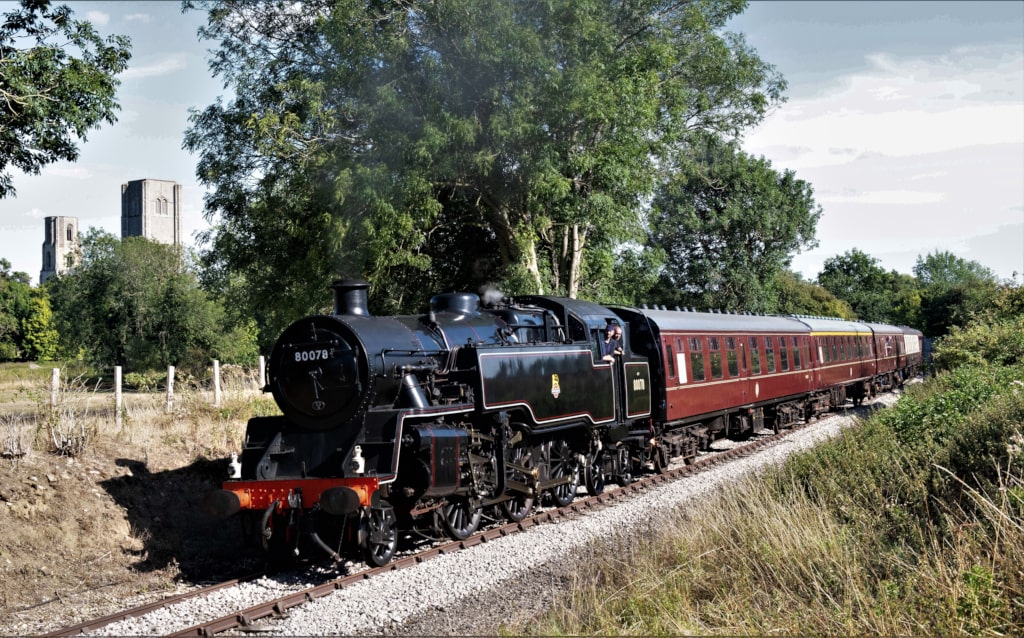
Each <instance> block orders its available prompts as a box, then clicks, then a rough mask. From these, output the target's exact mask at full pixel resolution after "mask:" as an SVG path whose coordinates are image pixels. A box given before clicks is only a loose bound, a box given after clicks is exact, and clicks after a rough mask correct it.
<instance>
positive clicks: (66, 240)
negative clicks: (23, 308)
mask: <svg viewBox="0 0 1024 638" xmlns="http://www.w3.org/2000/svg"><path fill="white" fill-rule="evenodd" d="M45 224H46V237H45V239H43V269H42V270H40V271H39V283H40V284H43V283H44V282H45V281H46V280H47V279H49V278H50V277H53V276H54V275H56V274H59V273H63V272H67V270H68V268H70V267H71V266H74V265H75V264H77V263H78V260H79V259H81V257H82V243H81V242H80V241H79V239H78V218H77V217H47V218H46V220H45Z"/></svg>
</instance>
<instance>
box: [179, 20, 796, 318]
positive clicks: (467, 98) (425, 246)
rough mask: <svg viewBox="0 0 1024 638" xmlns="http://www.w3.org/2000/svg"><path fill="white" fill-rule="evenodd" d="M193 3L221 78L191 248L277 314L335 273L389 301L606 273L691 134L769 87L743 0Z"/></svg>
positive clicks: (194, 137)
mask: <svg viewBox="0 0 1024 638" xmlns="http://www.w3.org/2000/svg"><path fill="white" fill-rule="evenodd" d="M198 6H201V7H203V8H205V9H207V10H208V11H209V20H208V25H207V27H206V28H205V29H203V31H202V34H203V35H204V36H205V37H206V38H208V39H211V40H213V41H215V42H217V43H218V47H219V48H218V49H217V50H216V51H215V52H214V57H213V60H212V62H211V68H212V69H213V71H214V72H215V73H216V74H218V75H219V76H220V77H221V78H222V79H223V80H224V82H225V84H226V86H228V87H229V88H230V89H231V90H232V93H233V97H232V99H231V100H230V101H229V102H226V103H225V102H222V101H218V102H217V103H216V104H214V105H211V106H209V107H208V108H206V109H205V110H203V111H201V112H196V113H194V114H193V118H192V125H191V127H190V129H189V131H188V133H187V135H186V146H187V147H188V148H189V149H191V150H193V151H195V152H197V153H198V154H199V156H200V160H199V166H198V175H199V178H200V179H201V180H202V181H203V182H204V183H205V184H206V185H208V186H209V187H210V189H211V190H210V195H209V197H208V199H207V201H206V210H207V215H208V216H210V218H211V219H212V220H213V222H214V226H213V230H212V231H211V232H210V233H209V234H208V235H207V237H206V238H205V239H206V240H208V247H209V251H208V252H207V256H208V258H209V260H210V262H211V266H214V267H215V268H217V269H219V270H221V271H223V276H222V277H221V279H220V281H221V282H222V283H223V282H226V281H229V280H230V278H231V277H239V276H240V277H241V280H239V281H236V284H237V285H238V286H241V287H242V289H244V290H246V291H247V294H248V295H250V296H251V297H250V298H259V299H265V298H267V297H268V296H269V295H274V296H275V299H276V301H277V302H278V303H279V304H280V307H285V308H287V309H288V310H287V312H290V313H292V314H294V313H296V312H303V311H306V310H308V309H309V308H311V307H314V306H315V305H316V304H317V303H318V302H320V300H322V299H323V298H324V294H323V289H324V287H325V286H326V284H327V283H328V282H329V280H330V279H331V278H333V277H335V276H337V275H338V274H343V275H363V276H367V277H368V278H369V279H370V281H371V283H372V284H373V288H374V291H375V292H384V293H387V295H386V296H387V297H388V298H389V299H391V300H392V301H393V302H394V303H393V304H392V305H393V306H395V307H396V308H397V307H405V308H412V307H416V306H418V305H420V304H421V303H422V298H423V293H422V291H423V290H424V289H436V288H437V287H440V288H445V287H448V286H449V285H452V286H454V285H457V286H460V287H466V286H470V285H479V284H481V283H484V282H488V281H490V282H494V283H497V284H499V285H501V286H502V287H504V288H505V290H507V291H508V292H513V293H522V292H559V293H563V294H568V295H570V296H575V295H577V294H579V292H580V290H581V287H586V286H587V284H586V283H584V279H585V277H588V276H589V277H594V278H602V277H603V278H604V281H605V282H606V285H607V283H609V282H611V281H613V279H612V273H611V270H612V266H613V264H614V259H613V258H612V255H613V251H614V250H615V249H616V248H617V247H618V246H619V245H620V244H621V243H622V242H623V241H625V240H629V239H642V237H643V226H642V224H641V220H642V218H641V213H642V211H643V205H644V203H645V202H646V200H647V199H648V198H649V196H650V194H651V193H652V192H653V190H654V188H655V187H656V185H657V184H658V183H659V182H660V181H662V180H663V179H664V178H665V176H666V174H667V173H670V172H671V171H672V170H674V167H675V166H676V165H678V164H679V163H680V159H679V155H680V153H683V152H685V150H686V140H687V139H688V138H689V136H690V135H692V134H693V133H694V132H697V131H705V132H714V133H716V134H721V135H725V136H729V137H732V136H735V135H736V134H737V133H738V132H739V131H741V130H743V129H744V128H746V127H748V126H750V125H752V124H754V123H756V122H758V121H759V120H760V119H761V118H762V117H763V115H764V113H765V111H766V109H767V108H769V107H770V106H771V105H772V104H773V103H774V102H776V101H777V100H779V99H780V95H781V91H782V89H783V88H784V83H783V81H782V80H781V78H780V77H779V76H778V75H777V74H776V72H775V71H774V69H773V68H772V67H771V66H769V65H767V64H765V63H764V62H763V61H762V60H760V59H759V58H758V56H757V55H756V54H755V52H754V51H752V50H751V49H750V47H749V46H747V44H746V43H745V42H744V40H743V38H742V37H741V36H739V35H735V34H728V33H725V32H724V25H725V24H726V22H727V21H728V20H729V18H731V17H732V16H734V15H736V14H737V13H739V12H740V11H742V9H743V7H744V3H743V2H741V1H739V0H695V1H693V2H676V1H666V0H641V1H639V2H622V1H621V0H579V1H576V2H546V1H541V0H524V1H522V2H494V1H493V0H437V1H434V2H427V3H418V2H388V3H379V2H358V1H356V0H343V1H340V2H339V1H335V0H331V1H327V0H314V1H312V2H307V3H303V4H302V5H301V10H299V9H297V8H296V5H294V4H293V3H287V2H277V3H248V2H216V3H208V4H207V3H201V4H198ZM470 264H471V265H470ZM443 277H451V279H450V280H448V281H442V280H441V278H443ZM591 290H596V291H597V292H600V291H601V290H600V287H596V288H595V287H593V286H592V287H591ZM605 290H607V289H605ZM383 296H384V295H374V301H372V302H371V303H373V304H379V303H381V302H380V301H379V299H380V298H381V297H383ZM320 303H322V302H320ZM378 309H383V310H390V309H393V308H390V307H387V306H385V307H384V308H378Z"/></svg>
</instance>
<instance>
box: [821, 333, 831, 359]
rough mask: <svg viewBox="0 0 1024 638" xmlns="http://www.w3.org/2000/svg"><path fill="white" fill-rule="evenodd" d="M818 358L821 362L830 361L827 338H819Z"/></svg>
mask: <svg viewBox="0 0 1024 638" xmlns="http://www.w3.org/2000/svg"><path fill="white" fill-rule="evenodd" d="M818 359H820V360H821V363H829V362H830V361H832V355H831V353H830V352H829V349H828V339H824V338H823V339H821V340H820V341H819V343H818Z"/></svg>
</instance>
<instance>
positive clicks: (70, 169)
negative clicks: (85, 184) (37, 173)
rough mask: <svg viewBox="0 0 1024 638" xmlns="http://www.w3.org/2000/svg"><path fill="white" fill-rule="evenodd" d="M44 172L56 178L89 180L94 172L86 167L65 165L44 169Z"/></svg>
mask: <svg viewBox="0 0 1024 638" xmlns="http://www.w3.org/2000/svg"><path fill="white" fill-rule="evenodd" d="M43 172H44V173H45V174H46V175H52V176H54V177H68V178H70V179H89V178H91V177H92V176H93V174H92V171H90V170H89V169H87V168H85V167H84V166H77V165H75V164H63V163H62V164H55V165H52V166H47V167H46V168H45V169H43Z"/></svg>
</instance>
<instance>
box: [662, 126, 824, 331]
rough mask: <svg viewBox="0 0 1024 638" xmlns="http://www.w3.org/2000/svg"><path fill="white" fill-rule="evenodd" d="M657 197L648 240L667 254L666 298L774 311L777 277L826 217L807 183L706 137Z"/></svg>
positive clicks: (682, 302) (809, 244)
mask: <svg viewBox="0 0 1024 638" xmlns="http://www.w3.org/2000/svg"><path fill="white" fill-rule="evenodd" d="M694 149H695V151H696V157H695V161H693V162H687V163H686V164H683V165H682V166H681V167H680V168H679V171H678V172H677V173H676V174H675V175H674V176H673V178H672V179H671V180H670V181H669V182H667V183H666V184H665V185H664V187H663V188H662V189H661V190H660V191H659V192H658V194H657V196H656V197H655V199H654V204H653V206H652V212H651V230H650V239H649V240H648V243H649V244H650V245H653V246H657V247H659V248H660V249H661V250H662V251H663V253H664V254H665V255H666V259H667V262H666V265H665V269H664V270H663V272H662V277H661V282H660V285H659V290H660V294H661V295H662V297H663V298H664V299H665V300H664V301H663V303H666V304H680V305H683V306H696V307H697V308H699V309H704V308H718V309H722V310H749V311H757V312H771V311H774V310H775V308H776V305H777V293H778V290H777V288H776V286H775V284H776V281H777V279H776V278H777V276H778V275H779V273H780V272H781V271H782V270H783V269H785V268H786V267H787V266H788V265H789V262H790V259H791V256H792V254H793V253H794V252H796V251H798V250H800V249H802V248H806V247H813V246H814V245H816V242H815V240H814V231H815V227H816V225H817V222H818V218H819V217H820V216H821V207H820V206H818V205H817V204H815V202H814V196H813V190H812V188H811V186H810V184H808V183H806V182H804V181H803V180H800V179H797V178H796V176H795V174H794V173H793V172H792V171H788V170H787V171H784V172H782V173H779V172H777V171H775V170H774V169H773V168H772V167H771V162H769V161H768V160H766V159H764V158H763V157H762V158H754V157H751V156H749V155H747V154H746V153H744V152H743V151H741V150H740V149H739V148H738V146H737V145H736V144H733V143H729V142H726V141H723V140H722V139H720V138H719V137H717V136H702V137H701V140H700V142H699V143H698V144H694Z"/></svg>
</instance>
